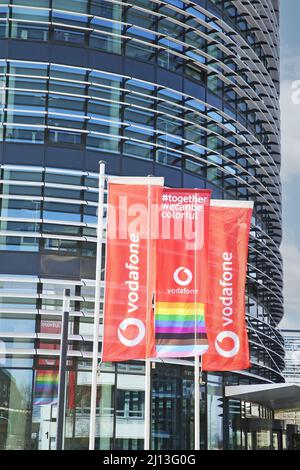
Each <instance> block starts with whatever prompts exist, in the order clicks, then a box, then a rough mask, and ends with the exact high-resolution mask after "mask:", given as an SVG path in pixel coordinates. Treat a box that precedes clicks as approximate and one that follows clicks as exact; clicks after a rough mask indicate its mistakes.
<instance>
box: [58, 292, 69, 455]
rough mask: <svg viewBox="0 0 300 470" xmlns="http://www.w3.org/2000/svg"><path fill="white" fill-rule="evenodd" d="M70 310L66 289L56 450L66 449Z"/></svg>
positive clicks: (62, 327) (61, 343)
mask: <svg viewBox="0 0 300 470" xmlns="http://www.w3.org/2000/svg"><path fill="white" fill-rule="evenodd" d="M69 312H70V289H65V290H64V296H63V311H62V318H61V325H62V326H61V340H60V355H59V381H58V404H57V430H56V450H64V434H65V433H64V429H65V415H66V369H67V354H68V331H69Z"/></svg>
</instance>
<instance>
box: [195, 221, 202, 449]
mask: <svg viewBox="0 0 300 470" xmlns="http://www.w3.org/2000/svg"><path fill="white" fill-rule="evenodd" d="M196 216H197V214H196V212H195V241H194V243H195V245H194V279H195V282H194V286H195V295H194V309H195V317H194V327H195V331H194V333H195V337H194V340H195V349H196V347H197V320H198V318H197V317H198V315H197V312H198V310H197V288H198V282H197V234H196V226H197V222H196ZM194 369H195V370H194V380H195V383H194V387H195V392H194V399H195V403H194V412H195V414H194V422H195V423H194V424H195V450H200V398H201V397H200V357H199V355H198V354H195V357H194Z"/></svg>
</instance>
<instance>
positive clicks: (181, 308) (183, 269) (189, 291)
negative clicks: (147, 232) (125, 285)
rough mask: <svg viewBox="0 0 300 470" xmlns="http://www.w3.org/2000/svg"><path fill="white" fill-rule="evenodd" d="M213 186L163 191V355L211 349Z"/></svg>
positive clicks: (159, 301) (159, 329) (158, 305)
mask: <svg viewBox="0 0 300 470" xmlns="http://www.w3.org/2000/svg"><path fill="white" fill-rule="evenodd" d="M210 194H211V191H210V190H196V189H167V188H164V191H163V194H162V204H161V210H160V237H159V240H158V244H157V274H156V277H157V279H156V301H155V335H156V352H157V356H158V357H165V358H167V357H190V356H195V355H201V354H203V352H204V351H205V350H206V349H207V347H208V346H207V337H206V332H205V323H204V308H205V304H206V301H207V263H208V216H209V201H210Z"/></svg>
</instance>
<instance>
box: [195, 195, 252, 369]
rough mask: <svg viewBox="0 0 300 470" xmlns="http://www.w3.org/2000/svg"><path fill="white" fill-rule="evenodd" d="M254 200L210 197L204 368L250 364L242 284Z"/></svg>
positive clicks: (241, 366) (233, 367) (245, 270)
mask: <svg viewBox="0 0 300 470" xmlns="http://www.w3.org/2000/svg"><path fill="white" fill-rule="evenodd" d="M252 209H253V203H252V202H247V201H226V200H225V201H214V200H212V201H211V206H210V214H209V278H208V284H209V285H208V305H207V309H206V311H205V322H206V331H207V337H208V343H209V349H208V351H207V352H206V353H205V354H204V355H203V359H202V366H203V370H206V371H229V370H242V369H248V368H249V367H250V365H251V364H250V358H249V344H248V335H247V329H246V319H245V284H246V273H247V259H248V242H249V232H250V223H251V216H252Z"/></svg>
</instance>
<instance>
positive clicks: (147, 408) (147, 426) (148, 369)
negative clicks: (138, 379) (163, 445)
mask: <svg viewBox="0 0 300 470" xmlns="http://www.w3.org/2000/svg"><path fill="white" fill-rule="evenodd" d="M148 177H149V178H151V176H150V175H149V176H148ZM149 183H150V181H149ZM149 183H148V201H147V211H148V212H147V221H148V229H147V230H148V233H147V296H146V298H147V301H146V306H147V317H146V345H147V343H148V341H147V334H148V328H149V316H150V312H148V305H149V278H150V274H149V273H150V233H151V232H150V224H151V197H150V196H151V193H150V184H149ZM151 302H152V298H151ZM146 352H147V351H146ZM144 426H145V428H144V450H150V438H151V359H149V358H147V357H146V360H145V423H144Z"/></svg>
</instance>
